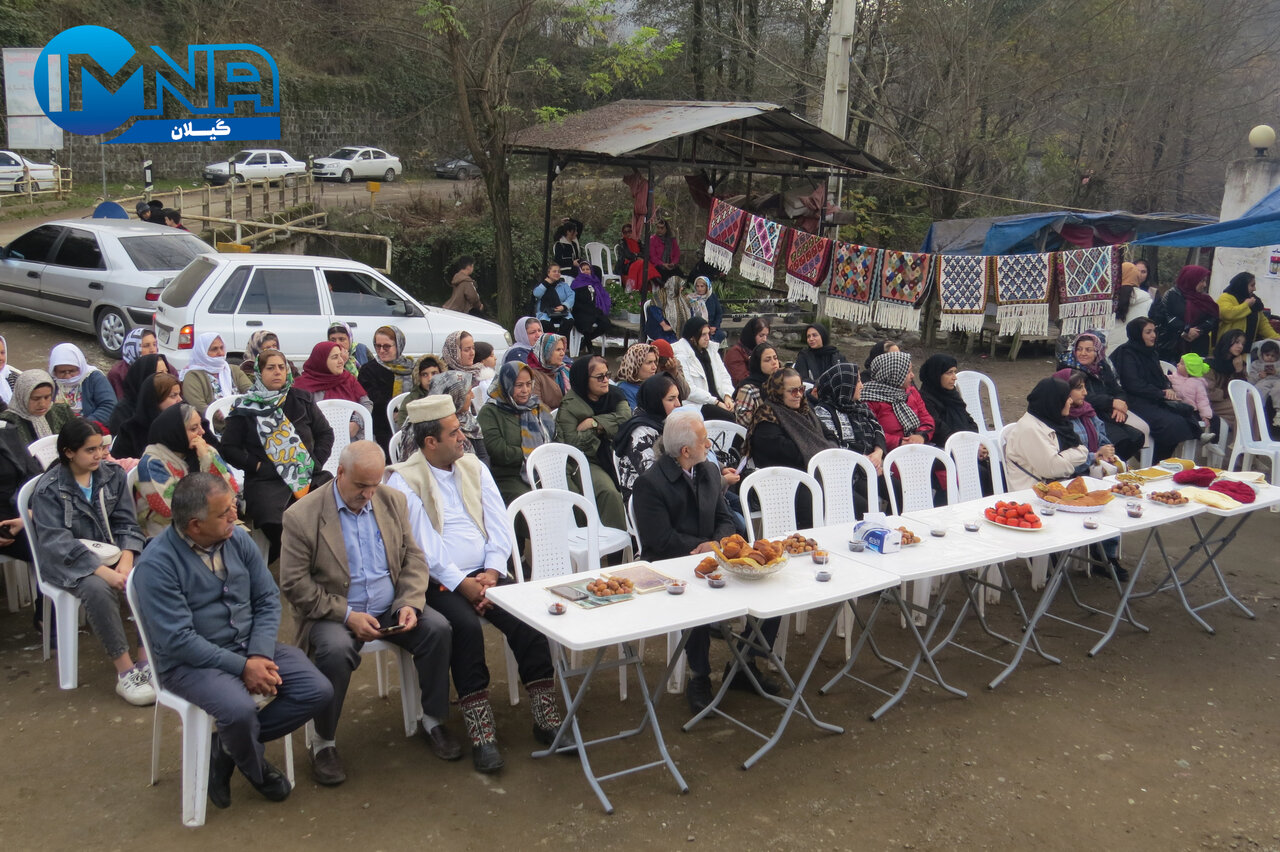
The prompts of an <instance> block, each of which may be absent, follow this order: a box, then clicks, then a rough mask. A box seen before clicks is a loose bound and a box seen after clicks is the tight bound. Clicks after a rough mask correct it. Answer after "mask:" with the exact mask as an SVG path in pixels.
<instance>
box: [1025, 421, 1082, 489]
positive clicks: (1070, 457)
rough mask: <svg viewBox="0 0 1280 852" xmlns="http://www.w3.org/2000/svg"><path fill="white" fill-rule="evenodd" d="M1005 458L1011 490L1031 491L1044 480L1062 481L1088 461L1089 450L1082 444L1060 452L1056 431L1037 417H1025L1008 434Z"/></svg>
mask: <svg viewBox="0 0 1280 852" xmlns="http://www.w3.org/2000/svg"><path fill="white" fill-rule="evenodd" d="M1004 455H1005V461H1006V463H1005V466H1004V467H1005V474H1006V476H1007V477H1008V480H1009V483H1008V487H1009V490H1010V491H1017V490H1018V489H1020V488H1030V487H1031V486H1033V485H1035V484H1036V482H1038V481H1040V480H1042V479H1063V478H1064V477H1068V476H1070V475H1071V474H1072V473H1073V472H1074V471H1075V469H1076V468H1077V467H1079V466H1080V465H1082V464H1084V463H1085V462H1087V461H1089V451H1088V450H1087V449H1085V448H1084V446H1083V445H1080V446H1075V447H1072V448H1071V449H1069V450H1061V451H1059V449H1058V436H1057V434H1056V433H1055V432H1054V431H1053V428H1052V427H1050V426H1048V425H1047V424H1046V423H1045V422H1044V421H1043V420H1041V419H1040V418H1038V417H1036V416H1035V415H1034V414H1024V415H1022V419H1021V420H1019V421H1018V422H1017V424H1015V425H1014V427H1013V429H1011V430H1010V431H1009V440H1008V441H1007V442H1005V445H1004ZM1022 468H1026V470H1023V469H1022ZM1027 471H1030V473H1028V472H1027ZM1033 474H1034V475H1033ZM1037 477H1039V479H1037Z"/></svg>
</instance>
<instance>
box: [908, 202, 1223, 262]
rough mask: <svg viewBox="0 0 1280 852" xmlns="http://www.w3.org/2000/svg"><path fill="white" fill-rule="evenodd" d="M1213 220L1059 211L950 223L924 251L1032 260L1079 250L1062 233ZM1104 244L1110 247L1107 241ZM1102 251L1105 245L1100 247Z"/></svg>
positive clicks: (1158, 229) (928, 239)
mask: <svg viewBox="0 0 1280 852" xmlns="http://www.w3.org/2000/svg"><path fill="white" fill-rule="evenodd" d="M1213 221H1214V219H1213V217H1212V216H1200V215H1194V214H1184V213H1149V214H1143V213H1129V212H1126V211H1123V210H1114V211H1112V212H1110V213H1077V212H1074V211H1068V210H1058V211H1052V212H1048V213H1029V214H1024V215H1018V216H995V217H989V218H983V219H952V220H949V221H942V222H934V223H933V224H932V225H930V226H929V233H928V234H927V235H926V236H925V240H924V246H923V248H921V251H926V252H932V253H936V254H984V255H997V254H1029V253H1033V252H1044V251H1058V250H1059V249H1064V248H1065V249H1070V248H1079V246H1078V245H1076V244H1075V243H1073V242H1070V241H1067V240H1064V239H1063V237H1062V229H1063V228H1064V227H1071V226H1076V227H1086V228H1093V229H1097V230H1102V231H1106V232H1107V233H1109V234H1113V235H1114V234H1122V233H1126V232H1130V231H1132V232H1133V233H1134V234H1135V235H1137V236H1141V235H1143V234H1159V233H1164V232H1167V231H1178V230H1181V229H1185V228H1192V227H1194V226H1196V225H1203V224H1208V223H1210V222H1213ZM1103 242H1106V241H1103ZM1098 244H1099V245H1101V244H1103V243H1098Z"/></svg>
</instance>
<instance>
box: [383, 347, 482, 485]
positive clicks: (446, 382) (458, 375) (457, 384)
mask: <svg viewBox="0 0 1280 852" xmlns="http://www.w3.org/2000/svg"><path fill="white" fill-rule="evenodd" d="M436 394H448V395H449V396H450V397H452V398H453V407H454V410H455V411H456V412H457V414H458V425H460V426H461V427H462V434H463V435H465V436H466V447H465V449H466V451H467V452H468V453H471V454H473V455H474V456H475V457H476V458H478V459H480V461H482V462H484V463H485V465H488V464H489V453H488V452H486V450H485V446H484V434H483V433H482V432H481V430H480V423H479V422H478V421H477V420H476V415H475V413H474V412H473V411H472V408H471V404H472V403H473V402H475V396H474V394H475V391H474V390H473V389H472V387H471V376H469V375H468V374H466V373H464V372H462V371H460V370H445V371H444V372H443V373H441V374H440V375H438V376H436V377H435V378H434V379H432V380H431V393H430V394H429V396H435V395H436ZM405 437H406V440H407V441H408V442H409V443H408V446H407V447H406V449H408V450H409V453H408V454H406V455H402V457H403V458H408V457H409V455H412V453H413V438H412V436H409V435H406V436H405Z"/></svg>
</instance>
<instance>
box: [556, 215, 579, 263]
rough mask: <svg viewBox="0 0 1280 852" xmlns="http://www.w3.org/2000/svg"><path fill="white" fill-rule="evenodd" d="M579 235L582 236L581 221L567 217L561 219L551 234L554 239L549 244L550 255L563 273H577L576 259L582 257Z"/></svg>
mask: <svg viewBox="0 0 1280 852" xmlns="http://www.w3.org/2000/svg"><path fill="white" fill-rule="evenodd" d="M580 236H582V223H581V222H579V221H578V220H577V219H568V218H566V219H564V220H563V221H561V223H560V225H559V226H558V227H557V228H556V230H555V233H553V234H552V235H551V239H553V240H555V243H554V244H552V246H551V256H552V257H554V258H555V261H556V265H558V266H559V267H560V271H561V272H563V273H564V274H565V275H576V274H577V271H578V261H580V260H582V258H583V254H582V245H581V244H580V243H579V242H578V237H580Z"/></svg>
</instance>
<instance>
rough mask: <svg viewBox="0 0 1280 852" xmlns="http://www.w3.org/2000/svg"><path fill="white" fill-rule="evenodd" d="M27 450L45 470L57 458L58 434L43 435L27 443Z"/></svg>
mask: <svg viewBox="0 0 1280 852" xmlns="http://www.w3.org/2000/svg"><path fill="white" fill-rule="evenodd" d="M27 452H29V453H31V456H32V458H34V459H35V460H36V461H38V462H40V466H41V467H42V468H45V469H46V470H47V469H48V468H49V465H51V464H53V463H54V462H55V461H57V459H58V436H57V435H45V436H44V437H43V438H36V439H35V440H34V441H32V442H31V443H30V444H28V445H27Z"/></svg>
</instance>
